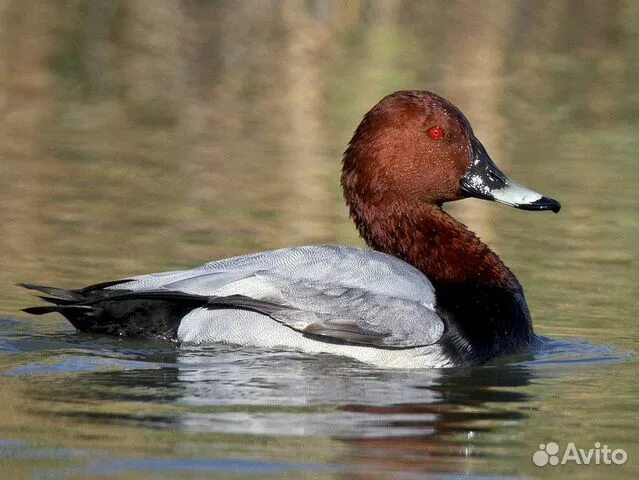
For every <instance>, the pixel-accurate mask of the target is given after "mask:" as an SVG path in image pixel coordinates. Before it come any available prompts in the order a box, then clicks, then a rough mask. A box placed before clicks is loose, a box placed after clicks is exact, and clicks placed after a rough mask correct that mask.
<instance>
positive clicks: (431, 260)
mask: <svg viewBox="0 0 639 480" xmlns="http://www.w3.org/2000/svg"><path fill="white" fill-rule="evenodd" d="M351 214H352V216H353V217H354V220H355V223H356V224H357V226H358V229H359V231H360V234H361V235H362V237H363V238H364V239H365V240H366V242H367V243H368V245H369V246H370V247H372V248H374V249H375V250H380V251H382V252H385V253H388V254H391V255H394V256H396V257H398V258H401V259H402V260H404V261H406V262H408V263H410V264H411V265H413V266H414V267H416V268H417V269H419V270H421V271H422V272H423V273H424V274H425V275H426V276H427V277H428V278H429V279H430V280H431V281H432V282H433V283H434V284H435V285H463V284H474V285H476V286H485V287H497V288H502V289H505V290H509V291H512V292H516V291H519V290H520V289H521V286H520V285H519V282H518V281H517V279H516V278H515V276H514V275H513V274H512V272H511V271H510V270H509V269H508V268H507V267H506V266H505V265H504V264H503V262H502V261H501V260H500V258H499V257H498V256H497V254H496V253H495V252H493V251H492V250H491V249H490V248H488V246H487V245H486V244H484V243H483V242H482V241H481V240H479V238H477V236H476V235H475V234H474V233H472V232H471V231H470V230H468V228H466V227H465V226H464V225H463V224H461V223H460V222H458V221H457V220H455V219H454V218H453V217H451V216H450V215H449V214H447V213H446V212H444V211H443V210H442V209H441V208H440V207H439V206H437V205H427V206H420V207H418V208H413V209H407V208H402V206H394V207H393V206H387V207H386V208H385V209H382V210H380V209H379V207H376V208H372V209H360V210H357V211H351Z"/></svg>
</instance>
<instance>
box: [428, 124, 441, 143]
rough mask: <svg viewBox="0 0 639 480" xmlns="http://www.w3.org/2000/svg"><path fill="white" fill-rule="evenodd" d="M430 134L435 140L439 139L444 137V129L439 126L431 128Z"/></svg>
mask: <svg viewBox="0 0 639 480" xmlns="http://www.w3.org/2000/svg"><path fill="white" fill-rule="evenodd" d="M428 136H429V137H430V138H432V139H433V140H439V139H440V138H443V136H444V131H443V130H442V129H441V128H439V127H433V128H429V129H428Z"/></svg>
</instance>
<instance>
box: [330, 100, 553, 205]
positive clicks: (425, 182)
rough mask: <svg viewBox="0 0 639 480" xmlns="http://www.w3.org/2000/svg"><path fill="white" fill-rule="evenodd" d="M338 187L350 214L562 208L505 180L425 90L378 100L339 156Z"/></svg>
mask: <svg viewBox="0 0 639 480" xmlns="http://www.w3.org/2000/svg"><path fill="white" fill-rule="evenodd" d="M342 186H343V187H344V191H345V195H346V199H347V202H348V203H349V205H350V207H351V211H353V209H354V208H355V209H357V208H359V207H366V208H367V209H378V208H391V209H393V210H395V211H399V212H401V211H403V210H405V209H406V208H407V207H412V206H415V207H419V206H420V205H424V204H431V205H441V204H442V203H444V202H449V201H453V200H460V199H462V198H466V197H477V198H482V199H485V200H492V201H495V202H499V203H503V204H506V205H510V206H512V207H516V208H521V209H524V210H552V211H553V212H558V211H559V209H560V208H561V206H560V204H559V202H558V201H556V200H553V199H552V198H549V197H545V196H543V195H540V194H539V193H536V192H534V191H532V190H530V189H528V188H526V187H524V186H522V185H519V184H518V183H516V182H514V181H513V180H511V179H510V178H508V176H506V175H505V174H504V173H503V172H502V171H501V170H500V169H499V168H498V167H497V166H496V165H495V164H494V163H493V161H492V160H491V158H490V157H489V155H488V153H487V152H486V150H485V149H484V147H483V145H482V144H481V142H480V141H479V140H478V139H477V138H476V137H475V134H474V133H473V129H472V127H471V126H470V123H469V122H468V120H467V119H466V117H464V115H463V114H462V113H461V111H460V110H459V109H458V108H457V107H455V106H454V105H453V104H452V103H450V102H449V101H447V100H446V99H444V98H442V97H440V96H439V95H436V94H434V93H431V92H427V91H400V92H395V93H393V94H391V95H388V96H387V97H385V98H383V99H382V100H381V101H380V102H379V103H378V104H377V105H375V106H374V107H373V108H372V109H371V110H370V111H369V112H368V113H367V114H366V115H365V116H364V119H363V120H362V122H361V123H360V124H359V126H358V127H357V130H356V131H355V134H354V135H353V138H352V139H351V141H350V144H349V147H348V149H347V150H346V152H345V154H344V163H343V170H342Z"/></svg>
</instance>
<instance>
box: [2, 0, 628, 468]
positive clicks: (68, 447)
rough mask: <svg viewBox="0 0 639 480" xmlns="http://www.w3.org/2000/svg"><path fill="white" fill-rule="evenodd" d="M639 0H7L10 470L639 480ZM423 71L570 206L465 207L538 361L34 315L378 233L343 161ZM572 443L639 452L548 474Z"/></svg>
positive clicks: (502, 158)
mask: <svg viewBox="0 0 639 480" xmlns="http://www.w3.org/2000/svg"><path fill="white" fill-rule="evenodd" d="M638 5H639V4H637V3H636V2H587V3H582V2H545V3H541V2H540V3H531V2H506V3H504V2H499V3H493V2H461V1H460V2H435V1H428V2H414V3H413V2H402V1H387V2H372V3H368V2H344V3H339V2H306V3H300V4H296V3H295V2H289V3H270V2H264V3H261V4H256V3H253V2H247V3H241V4H240V3H235V2H229V3H215V2H211V3H207V2H183V3H173V2H163V1H158V2H154V3H153V6H152V7H151V6H150V4H149V3H148V2H122V3H117V2H84V1H80V2H63V1H62V2H48V3H44V2H40V3H38V4H35V3H31V2H19V1H17V0H15V1H8V2H5V3H3V4H2V5H1V6H0V58H2V59H3V61H2V62H0V219H1V220H2V221H1V222H0V224H1V226H0V285H1V286H2V287H1V288H0V374H1V375H2V376H1V379H2V381H1V382H0V404H1V405H2V413H0V472H1V474H2V476H3V477H6V478H25V477H26V478H30V477H36V478H52V477H56V478H57V477H62V478H82V477H92V476H97V475H100V476H103V477H117V478H133V477H135V478H177V477H180V478H203V477H207V478H208V477H214V478H300V477H304V478H317V479H324V478H331V479H332V478H349V477H354V478H407V479H412V478H424V477H427V478H436V479H439V478H442V479H449V478H457V477H459V476H465V477H469V478H495V477H499V478H520V477H522V476H523V477H528V478H536V477H540V478H546V477H554V476H559V475H560V476H561V477H562V478H610V477H614V478H619V479H625V478H628V479H634V478H636V477H637V474H638V473H639V471H638V469H637V458H639V448H638V442H637V436H636V430H637V422H636V411H637V398H639V390H638V388H637V373H636V372H637V366H638V365H637V357H636V343H637V340H638V339H639V327H638V326H637V321H636V320H637V313H638V311H639V309H638V303H637V298H639V295H638V294H639V288H638V286H637V285H639V282H638V280H639V276H638V275H637V265H638V263H637V262H638V260H639V258H638V253H639V248H638V247H637V245H639V221H638V220H637V218H638V217H637V213H636V212H637V211H639V196H638V195H637V194H636V186H637V184H638V182H639V166H638V164H637V162H636V159H637V152H639V139H638V136H637V121H638V120H639V113H638V109H637V105H638V104H639V96H638V93H637V89H636V85H637V81H638V80H639V68H638V67H639V58H638V57H637V55H636V45H637V40H638V33H637V32H638V30H637V27H636V25H637V20H638V19H639V8H638ZM405 88H429V89H432V90H434V91H437V92H438V93H441V94H443V95H444V96H447V97H449V98H450V99H451V100H453V101H454V102H455V103H457V104H458V105H459V106H460V107H461V108H462V109H463V111H464V112H465V113H466V114H467V116H468V117H469V118H470V119H471V121H472V122H473V125H474V128H475V131H476V133H477V135H478V137H479V138H480V139H481V140H482V141H483V143H484V144H485V146H486V147H487V149H488V151H489V153H490V154H491V156H492V157H493V159H494V160H495V161H496V162H497V163H498V164H499V165H500V166H501V167H502V168H503V169H504V170H505V171H506V172H508V173H509V174H510V175H511V176H512V177H513V178H515V179H517V180H519V181H520V182H521V183H524V184H526V185H528V186H530V187H532V188H534V189H536V190H538V191H540V192H542V193H545V194H548V195H550V196H552V197H554V198H558V199H559V200H560V201H561V202H562V204H563V209H562V211H561V213H560V214H559V215H552V214H532V213H527V212H521V211H516V210H512V209H508V208H506V207H503V206H497V205H494V204H492V205H491V204H488V203H485V202H480V201H478V200H467V201H464V202H459V204H458V205H453V206H451V207H450V208H449V210H450V211H451V212H453V214H454V215H456V216H458V217H459V218H460V219H462V220H463V221H464V222H466V223H468V224H469V225H470V226H471V227H472V228H473V230H475V231H477V232H478V233H479V234H480V236H481V237H482V238H483V239H485V240H486V241H487V242H488V243H489V244H490V245H491V246H492V247H493V248H494V249H495V250H496V251H497V252H499V253H500V255H501V256H502V258H503V259H504V260H505V262H506V263H507V264H508V265H509V266H511V267H512V269H513V270H514V272H515V273H516V274H517V275H518V277H519V279H520V280H521V282H522V283H523V284H524V286H525V288H526V292H527V297H528V302H529V304H530V306H531V310H532V314H533V317H534V321H535V326H536V330H537V332H538V334H539V335H540V336H541V337H540V339H539V340H538V341H537V342H536V343H535V344H534V345H532V346H531V348H530V349H529V350H527V351H525V352H522V353H520V354H518V355H516V356H513V357H510V358H504V359H500V360H499V361H498V362H495V363H493V364H491V365H486V366H482V367H475V368H467V369H454V370H425V371H419V370H417V371H416V370H380V369H377V368H374V367H370V366H367V365H363V364H359V363H356V362H353V361H351V360H348V359H342V358H335V357H330V356H316V357H310V356H304V355H302V354H299V353H294V352H281V351H278V352H272V351H262V350H254V349H238V348H235V347H230V346H224V345H220V346H216V347H210V348H206V349H184V350H179V349H176V348H175V347H174V346H172V345H168V344H165V343H161V342H146V341H135V340H119V339H113V338H105V337H99V336H90V335H81V334H76V333H75V332H74V331H73V329H72V328H71V327H70V326H69V325H67V324H66V323H65V322H64V321H63V320H62V319H60V318H57V317H53V316H52V317H50V318H42V317H37V318H35V317H29V316H27V315H25V314H22V313H20V312H19V309H20V308H22V307H24V306H27V305H31V304H33V299H32V298H31V297H30V296H29V295H28V293H26V292H24V291H20V290H18V289H17V288H14V287H13V285H14V284H15V283H17V282H20V281H37V282H40V283H54V284H59V285H62V286H68V287H75V286H82V285H85V284H89V283H92V282H97V281H101V280H105V279H111V278H118V277H126V276H127V275H131V274H136V273H144V272H151V271H161V270H168V269H174V268H180V267H185V266H193V265H197V264H199V263H202V262H204V261H208V260H211V259H216V258H222V257H226V256H230V255H235V254H241V253H246V252H250V251H254V250H259V249H266V248H274V247H280V246H289V245H299V244H313V243H325V242H326V243H339V244H347V245H361V244H362V243H361V241H360V240H359V239H358V238H357V235H356V233H355V231H354V228H353V226H352V225H351V224H350V222H349V220H348V218H347V215H346V210H345V208H344V205H343V202H342V199H341V193H340V190H339V184H338V174H339V157H340V154H341V152H342V151H343V149H344V146H345V144H346V142H347V141H348V138H349V136H350V134H351V133H352V131H353V129H354V127H355V126H356V125H357V123H358V121H359V119H360V117H361V115H362V114H363V113H364V112H365V111H366V110H368V109H369V108H370V106H371V105H372V104H374V103H375V102H376V101H377V100H378V99H379V98H381V97H382V96H383V95H385V94H386V93H389V92H391V91H393V90H396V89H405ZM551 441H554V442H557V443H558V444H559V445H560V447H561V448H562V451H563V448H564V447H565V446H566V445H567V444H568V443H569V442H574V443H575V444H576V446H577V447H578V448H583V449H590V448H593V446H594V444H595V442H600V444H607V445H609V446H610V447H611V448H622V449H624V450H625V451H626V452H627V454H628V461H627V462H626V464H625V465H623V466H615V465H610V466H609V465H587V466H584V465H582V466H579V465H574V464H569V465H563V466H555V467H553V466H545V467H537V466H535V465H534V463H533V462H532V455H533V454H534V453H535V451H537V449H538V447H539V444H541V443H543V444H547V443H548V442H551Z"/></svg>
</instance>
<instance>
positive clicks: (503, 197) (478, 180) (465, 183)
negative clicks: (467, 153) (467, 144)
mask: <svg viewBox="0 0 639 480" xmlns="http://www.w3.org/2000/svg"><path fill="white" fill-rule="evenodd" d="M471 146H472V150H473V160H472V163H471V166H470V169H469V170H468V172H467V173H466V175H464V177H463V178H462V180H461V185H460V187H461V191H462V192H463V193H464V195H466V196H468V197H476V198H483V199H484V200H492V201H494V202H499V203H503V204H505V205H510V206H511V207H515V208H521V209H522V210H552V211H553V212H555V213H557V212H558V211H559V210H560V209H561V204H560V203H559V202H558V201H557V200H554V199H552V198H549V197H544V196H543V195H541V194H539V193H537V192H535V191H533V190H530V189H529V188H526V187H524V186H523V185H520V184H518V183H517V182H515V181H513V180H511V179H510V178H508V176H507V175H506V174H505V173H503V172H502V171H501V170H499V168H498V167H497V165H495V164H494V163H493V161H492V159H491V158H490V156H488V153H487V152H486V149H485V148H484V146H483V145H482V144H481V143H480V142H479V140H477V139H475V138H473V139H472V140H471Z"/></svg>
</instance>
